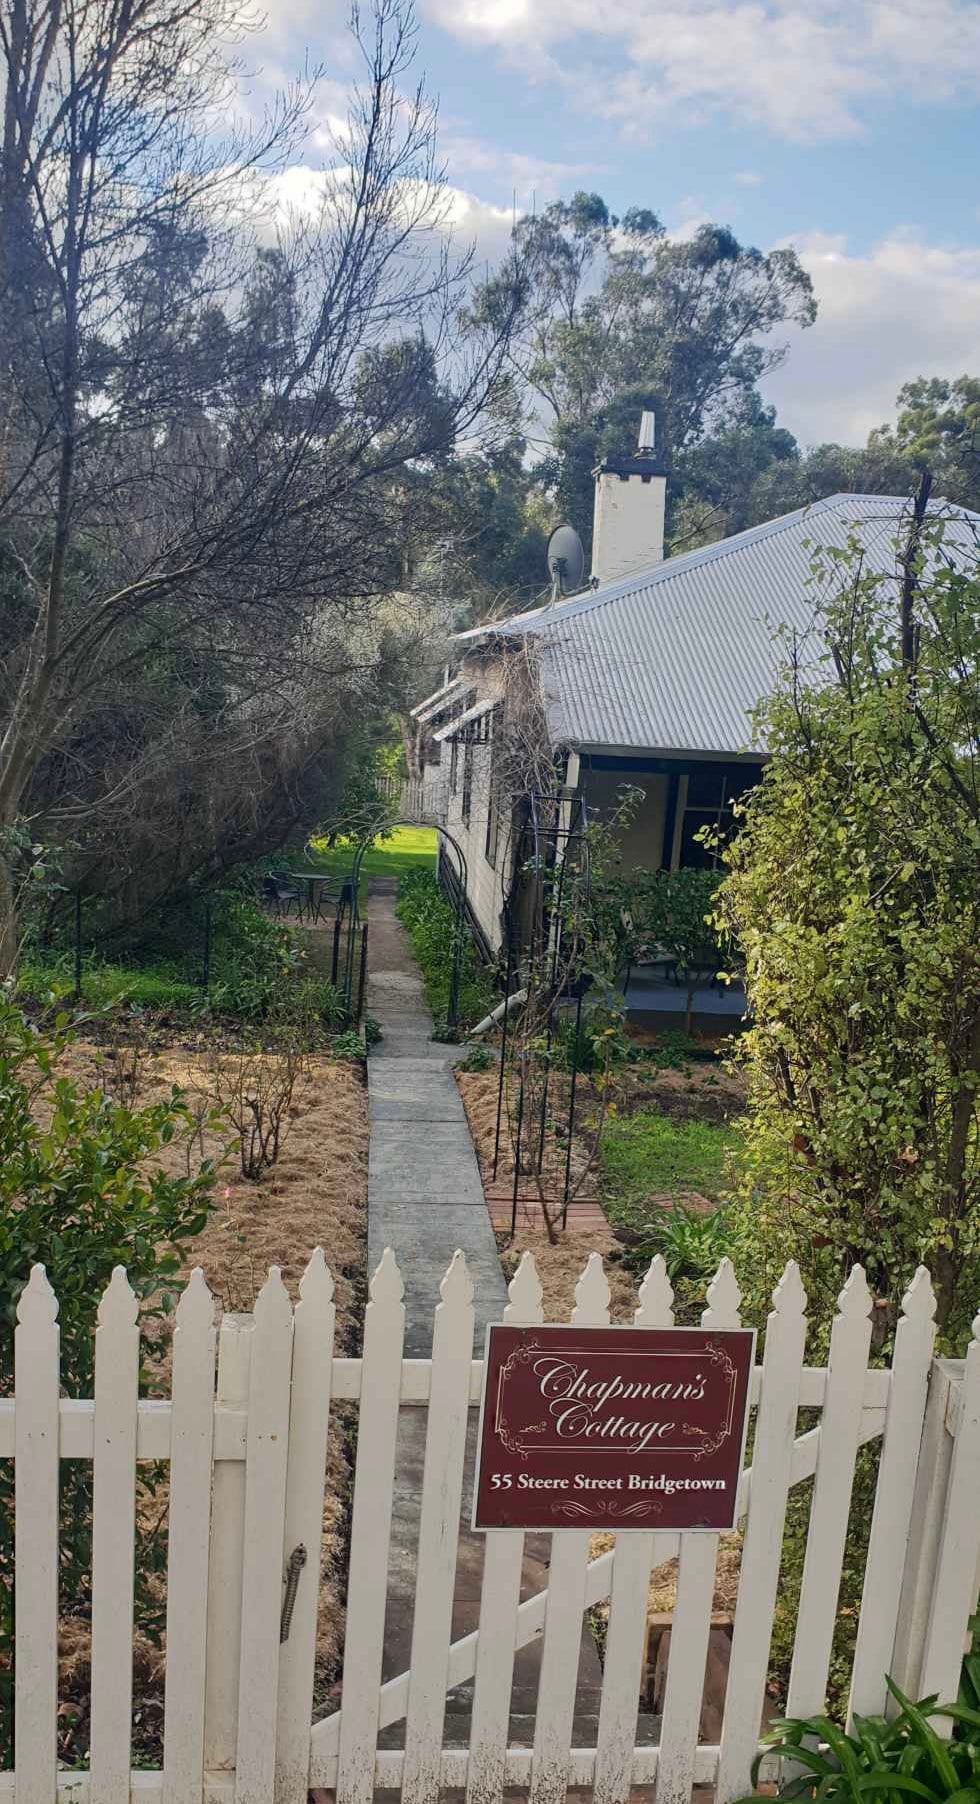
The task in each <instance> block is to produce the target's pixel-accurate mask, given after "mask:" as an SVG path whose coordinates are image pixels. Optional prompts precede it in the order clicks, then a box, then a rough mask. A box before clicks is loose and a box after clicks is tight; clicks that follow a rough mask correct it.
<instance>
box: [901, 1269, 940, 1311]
mask: <svg viewBox="0 0 980 1804" xmlns="http://www.w3.org/2000/svg"><path fill="white" fill-rule="evenodd" d="M935 1313H936V1293H935V1291H934V1290H933V1288H932V1279H931V1278H930V1276H929V1273H928V1270H927V1268H926V1267H925V1266H924V1265H920V1266H918V1267H917V1269H916V1273H915V1277H914V1278H913V1279H912V1282H911V1284H910V1285H909V1287H908V1290H907V1291H906V1292H905V1295H904V1297H903V1298H902V1314H903V1315H904V1316H906V1317H911V1318H912V1319H913V1320H917V1321H920V1322H931V1321H932V1319H933V1317H934V1315H935Z"/></svg>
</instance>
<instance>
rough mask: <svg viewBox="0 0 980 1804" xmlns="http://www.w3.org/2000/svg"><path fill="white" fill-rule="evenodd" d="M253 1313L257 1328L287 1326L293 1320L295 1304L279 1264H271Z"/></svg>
mask: <svg viewBox="0 0 980 1804" xmlns="http://www.w3.org/2000/svg"><path fill="white" fill-rule="evenodd" d="M252 1314H253V1316H254V1317H255V1326H256V1327H257V1328H259V1327H263V1328H264V1327H270V1328H271V1327H272V1326H273V1325H277V1326H285V1324H286V1323H287V1322H291V1321H292V1319H293V1305H292V1303H291V1302H290V1300H289V1292H288V1290H287V1289H286V1286H285V1284H284V1283H283V1281H282V1272H281V1270H280V1268H279V1266H278V1265H270V1267H269V1276H268V1277H267V1279H266V1281H265V1283H264V1284H263V1286H262V1289H261V1290H260V1291H259V1294H258V1296H257V1297H256V1299H255V1303H254V1306H253V1309H252Z"/></svg>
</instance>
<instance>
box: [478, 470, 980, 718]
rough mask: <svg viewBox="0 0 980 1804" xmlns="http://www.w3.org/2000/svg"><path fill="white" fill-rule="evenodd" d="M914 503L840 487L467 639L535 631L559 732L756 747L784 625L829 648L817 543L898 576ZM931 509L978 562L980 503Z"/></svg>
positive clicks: (953, 544) (959, 552)
mask: <svg viewBox="0 0 980 1804" xmlns="http://www.w3.org/2000/svg"><path fill="white" fill-rule="evenodd" d="M908 507H909V504H908V502H907V501H906V500H903V499H902V498H900V497H895V496H888V495H832V496H830V497H829V498H828V499H827V500H825V501H818V502H815V503H814V504H813V506H811V507H808V508H801V509H799V510H798V511H797V512H796V513H792V514H785V515H783V517H782V518H781V519H778V520H771V521H769V522H767V524H766V525H764V526H754V527H751V528H750V529H749V530H748V531H747V532H741V533H736V534H735V535H734V537H732V538H730V539H722V540H721V541H719V543H717V544H715V545H706V546H704V547H702V549H701V550H699V551H691V552H686V553H684V554H682V555H681V556H679V557H673V558H669V559H667V561H666V562H665V563H662V564H656V565H654V566H652V567H651V568H650V569H647V570H638V571H635V572H634V573H633V574H632V575H630V576H626V577H620V578H618V579H617V580H616V581H615V582H613V583H607V584H605V585H604V586H603V587H601V588H598V589H591V590H586V591H585V592H584V593H582V594H581V595H575V596H572V597H570V598H569V599H568V600H567V601H563V602H557V603H555V604H553V605H549V606H547V607H545V608H542V609H539V610H538V611H537V612H536V613H534V614H531V615H528V614H524V615H519V616H515V617H513V618H512V619H510V620H506V621H500V622H494V623H493V624H492V625H490V626H487V627H482V628H478V629H476V630H475V631H473V632H470V633H465V634H461V635H460V638H461V640H463V641H464V643H465V642H466V641H470V642H471V643H472V642H474V641H477V642H479V641H480V640H486V639H487V638H488V637H491V638H492V637H495V636H499V635H503V636H505V637H509V636H514V635H525V634H534V635H535V636H536V637H539V638H540V639H541V641H542V643H541V647H540V651H541V669H542V681H543V685H544V691H545V700H546V703H547V707H548V718H549V725H550V728H551V732H552V737H553V738H554V740H555V741H556V742H565V743H569V744H572V745H578V746H591V747H594V748H600V747H602V748H608V749H609V750H611V751H616V750H619V749H624V750H630V751H638V752H639V751H644V752H658V751H660V752H694V753H697V752H702V753H703V752H714V753H729V754H736V753H739V752H748V751H751V750H753V749H755V750H760V749H762V748H759V747H755V748H753V746H752V744H751V740H752V729H751V714H752V710H753V708H754V707H755V706H756V704H757V703H758V702H759V701H760V700H761V699H762V697H763V696H764V695H766V694H767V693H769V692H770V691H771V690H772V688H773V686H774V684H775V681H776V677H777V674H778V671H779V668H780V665H781V664H783V663H785V659H786V643H787V636H792V635H795V636H796V637H797V638H798V639H806V638H809V640H810V643H811V644H812V646H813V648H814V655H816V654H817V652H818V651H819V650H820V649H822V641H821V640H820V637H819V617H820V606H821V596H820V588H819V585H818V584H817V582H816V581H815V579H814V574H813V560H814V557H815V555H816V552H817V550H818V548H820V547H839V548H843V547H844V546H845V545H846V544H847V542H848V540H849V539H850V538H852V537H853V538H854V539H855V540H856V541H857V542H858V544H859V545H860V546H861V548H862V551H863V554H864V563H865V568H866V569H867V570H870V571H874V572H877V573H879V574H880V575H882V576H893V575H894V574H895V571H896V545H897V543H898V542H899V540H900V538H901V536H902V535H903V527H904V526H905V524H906V523H907V520H908ZM930 514H932V515H935V516H937V517H942V518H944V519H945V521H946V526H945V532H944V539H943V549H944V552H945V553H946V554H947V555H950V556H951V557H952V558H953V559H954V561H956V562H957V563H965V562H967V561H971V562H976V561H977V558H978V556H980V514H976V513H971V512H969V511H968V510H967V509H964V508H952V507H947V506H946V505H944V504H943V503H942V502H935V503H933V505H932V507H931V508H930ZM826 596H827V588H826V587H825V588H824V597H825V599H826ZM815 628H816V632H815V630H814V629H815ZM780 630H781V631H782V635H783V637H782V639H781V640H780V639H779V638H777V639H775V641H774V634H777V633H779V631H780ZM473 649H474V650H475V649H477V646H476V644H474V646H473Z"/></svg>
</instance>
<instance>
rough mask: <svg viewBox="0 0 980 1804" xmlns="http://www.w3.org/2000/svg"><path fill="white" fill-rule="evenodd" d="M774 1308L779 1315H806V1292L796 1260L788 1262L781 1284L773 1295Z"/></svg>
mask: <svg viewBox="0 0 980 1804" xmlns="http://www.w3.org/2000/svg"><path fill="white" fill-rule="evenodd" d="M772 1306H773V1308H774V1309H775V1311H776V1313H777V1315H781V1316H793V1315H804V1314H805V1313H806V1291H805V1290H804V1289H803V1279H802V1278H801V1277H800V1268H799V1266H798V1265H797V1263H796V1260H795V1259H790V1260H789V1261H788V1262H787V1265H786V1269H785V1271H784V1272H783V1275H782V1277H781V1278H780V1280H779V1283H778V1284H777V1285H776V1288H775V1290H774V1291H773V1293H772Z"/></svg>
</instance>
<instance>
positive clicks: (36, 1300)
mask: <svg viewBox="0 0 980 1804" xmlns="http://www.w3.org/2000/svg"><path fill="white" fill-rule="evenodd" d="M17 1320H18V1322H19V1323H20V1325H21V1327H22V1328H26V1327H31V1328H51V1327H53V1325H54V1323H55V1322H56V1321H57V1320H58V1299H57V1297H56V1296H55V1294H54V1291H53V1290H52V1289H51V1286H50V1284H49V1283H48V1274H47V1272H46V1271H45V1269H44V1266H43V1265H32V1266H31V1275H30V1277H29V1278H28V1280H27V1283H26V1284H25V1285H24V1288H23V1290H22V1291H21V1293H20V1300H19V1302H18V1304H17Z"/></svg>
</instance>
